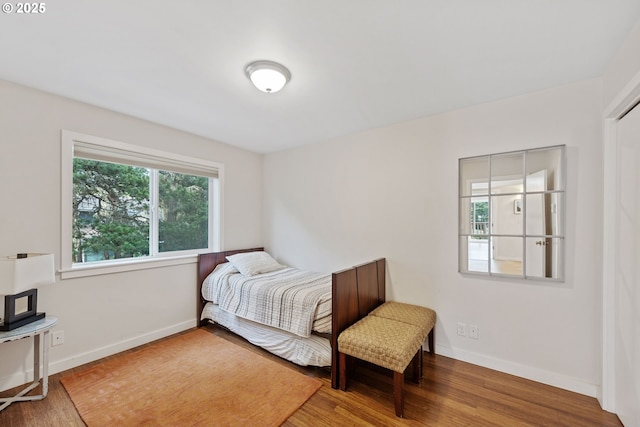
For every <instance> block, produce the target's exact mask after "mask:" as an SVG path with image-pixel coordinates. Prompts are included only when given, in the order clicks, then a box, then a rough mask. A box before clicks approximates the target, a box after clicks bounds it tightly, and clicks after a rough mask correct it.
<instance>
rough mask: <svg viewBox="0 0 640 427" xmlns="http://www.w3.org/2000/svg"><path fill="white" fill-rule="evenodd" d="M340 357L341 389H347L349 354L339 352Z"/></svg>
mask: <svg viewBox="0 0 640 427" xmlns="http://www.w3.org/2000/svg"><path fill="white" fill-rule="evenodd" d="M338 355H339V359H340V375H339V377H340V390H342V391H345V390H346V389H347V371H348V369H347V355H346V354H344V353H338Z"/></svg>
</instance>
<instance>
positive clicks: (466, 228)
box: [458, 145, 565, 281]
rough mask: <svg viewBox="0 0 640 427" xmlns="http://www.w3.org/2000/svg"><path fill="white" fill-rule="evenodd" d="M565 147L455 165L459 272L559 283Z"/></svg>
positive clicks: (496, 156) (503, 155) (562, 271)
mask: <svg viewBox="0 0 640 427" xmlns="http://www.w3.org/2000/svg"><path fill="white" fill-rule="evenodd" d="M564 165H565V146H564V145H562V146H555V147H545V148H537V149H531V150H523V151H516V152H510V153H499V154H491V155H487V156H478V157H469V158H463V159H460V160H459V186H458V189H459V208H458V213H459V219H460V221H459V257H458V260H459V261H458V262H459V271H460V272H461V273H470V274H480V275H492V276H506V277H519V278H525V279H539V280H555V281H562V280H564V200H565V197H564V193H565V166H564Z"/></svg>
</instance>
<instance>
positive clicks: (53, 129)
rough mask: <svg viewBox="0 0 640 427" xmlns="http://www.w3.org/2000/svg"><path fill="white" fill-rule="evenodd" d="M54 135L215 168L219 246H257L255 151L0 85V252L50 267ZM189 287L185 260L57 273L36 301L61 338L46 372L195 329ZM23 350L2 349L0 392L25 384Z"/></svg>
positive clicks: (56, 216) (56, 159)
mask: <svg viewBox="0 0 640 427" xmlns="http://www.w3.org/2000/svg"><path fill="white" fill-rule="evenodd" d="M167 102H175V101H174V100H167ZM61 129H67V130H72V131H76V132H81V133H86V134H90V135H95V136H100V137H104V138H109V139H114V140H118V141H122V142H127V143H131V144H137V145H142V146H148V147H153V148H156V149H159V150H164V151H168V152H173V153H177V154H181V155H187V156H193V157H199V158H205V159H208V160H212V161H216V162H221V163H223V164H224V165H225V188H224V202H225V203H224V229H223V234H224V247H226V248H235V247H253V246H257V245H260V244H261V243H262V221H261V218H262V184H261V177H262V155H258V154H254V153H250V152H247V151H243V150H239V149H236V148H233V147H230V146H228V145H225V144H221V143H217V142H214V141H211V140H207V139H204V138H200V137H197V136H194V135H192V134H188V133H185V132H180V131H177V130H174V129H170V128H166V127H163V126H159V125H156V124H152V123H149V122H146V121H142V120H138V119H135V118H132V117H128V116H124V115H121V114H117V113H114V112H110V111H107V110H103V109H100V108H97V107H93V106H90V105H86V104H82V103H79V102H75V101H71V100H68V99H65V98H61V97H58V96H55V95H50V94H45V93H43V92H39V91H37V90H33V89H29V88H25V87H22V86H18V85H15V84H12V83H8V82H3V81H0V130H1V133H0V138H1V140H0V203H1V206H0V236H1V237H0V255H8V254H14V253H17V252H53V253H54V254H55V257H56V263H57V267H58V268H59V267H60V264H59V260H60V246H61V242H60V224H61V218H60V207H61V200H60V199H61V195H60V185H61V184H60V183H61V176H60V162H61V158H60V156H61V154H60V130H61ZM194 262H195V258H194ZM195 281H196V266H195V264H194V263H190V264H185V265H179V266H174V267H164V268H157V269H149V270H142V271H134V272H128V273H119V274H111V275H103V276H96V277H89V278H79V279H68V280H60V278H59V276H58V278H57V283H56V284H55V286H51V287H49V288H44V289H41V290H40V292H39V300H38V303H39V304H38V308H39V309H40V310H43V311H46V312H47V314H50V315H54V316H57V317H58V318H59V323H58V325H57V326H56V327H55V329H54V330H64V332H65V343H64V344H63V345H61V346H57V347H53V348H51V352H50V360H51V370H52V372H57V371H60V370H64V369H67V368H70V367H73V366H77V365H79V364H82V363H85V362H87V361H90V360H94V359H96V358H99V357H103V356H106V355H108V354H112V353H115V352H117V351H121V350H124V349H127V348H130V347H134V346H136V345H139V344H141V343H144V342H147V341H150V340H153V339H157V338H160V337H163V336H166V335H169V334H171V333H174V332H177V331H180V330H184V329H187V328H191V327H193V326H195V318H196V314H195V298H196V287H195ZM30 347H31V345H30V343H28V342H27V340H24V341H19V342H12V343H9V344H3V345H2V348H1V349H0V351H1V354H2V356H1V360H2V363H0V390H3V389H6V388H8V387H11V386H15V385H19V384H23V383H25V382H26V381H27V378H26V376H27V374H28V375H31V373H30V370H32V366H33V365H32V363H31V359H30V357H31V356H30ZM25 353H26V354H25Z"/></svg>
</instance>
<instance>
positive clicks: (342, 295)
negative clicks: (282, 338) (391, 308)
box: [196, 248, 386, 388]
mask: <svg viewBox="0 0 640 427" xmlns="http://www.w3.org/2000/svg"><path fill="white" fill-rule="evenodd" d="M262 250H264V248H251V249H239V250H234V251H224V252H213V253H207V254H200V255H199V256H198V283H197V288H196V293H197V298H196V301H197V307H196V319H198V320H197V325H198V327H200V326H204V325H206V324H207V323H208V321H207V320H202V321H201V320H200V314H201V313H202V310H203V308H204V305H205V304H206V301H205V300H204V299H203V298H202V293H201V291H200V289H201V288H202V282H203V281H204V279H206V278H207V276H208V275H209V274H210V273H211V272H212V271H213V269H214V268H215V267H216V266H217V265H218V264H221V263H223V262H226V261H227V260H226V257H227V256H229V255H234V254H238V253H244V252H255V251H262ZM385 278H386V267H385V259H384V258H380V259H377V260H375V261H371V262H368V263H365V264H361V265H357V266H355V267H351V268H347V269H345V270H341V271H338V272H335V273H332V275H331V282H332V283H331V289H332V293H333V295H332V314H331V331H332V334H331V337H330V341H331V387H333V388H338V386H339V384H340V381H339V374H340V370H339V366H338V363H339V361H338V359H339V358H338V335H340V333H341V332H342V331H344V330H345V329H346V328H348V327H349V326H351V325H352V324H354V323H355V322H357V321H358V320H360V319H362V318H363V317H365V316H366V315H367V314H368V313H369V312H370V311H371V310H373V309H374V308H376V307H377V306H379V305H380V304H382V303H383V302H384V301H385Z"/></svg>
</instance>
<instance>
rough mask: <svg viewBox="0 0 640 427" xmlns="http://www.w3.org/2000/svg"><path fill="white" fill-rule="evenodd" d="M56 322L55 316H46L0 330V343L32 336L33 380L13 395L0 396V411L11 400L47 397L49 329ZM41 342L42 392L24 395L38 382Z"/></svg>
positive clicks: (19, 400)
mask: <svg viewBox="0 0 640 427" xmlns="http://www.w3.org/2000/svg"><path fill="white" fill-rule="evenodd" d="M57 322H58V318H57V317H51V316H47V317H45V318H44V319H41V320H37V321H35V322H33V323H29V324H28V325H24V326H21V327H19V328H17V329H14V330H12V331H6V332H0V344H2V343H5V342H9V341H16V340H21V339H23V338H28V337H33V382H32V383H31V384H29V385H28V386H27V388H25V389H24V390H22V391H21V392H20V393H18V394H16V395H15V396H13V397H3V398H0V403H1V404H2V405H1V406H0V411H2V410H3V409H4V408H6V407H7V406H9V405H11V404H12V403H13V402H24V401H28V400H42V399H44V398H45V397H47V392H48V391H49V341H47V338H48V337H49V331H50V330H51V328H53V326H54V325H55V324H56V323H57ZM41 343H42V394H38V395H35V396H25V394H27V393H29V392H30V391H31V390H33V389H34V388H36V387H38V385H39V384H40V365H41V363H40V361H41V359H40V344H41Z"/></svg>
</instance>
